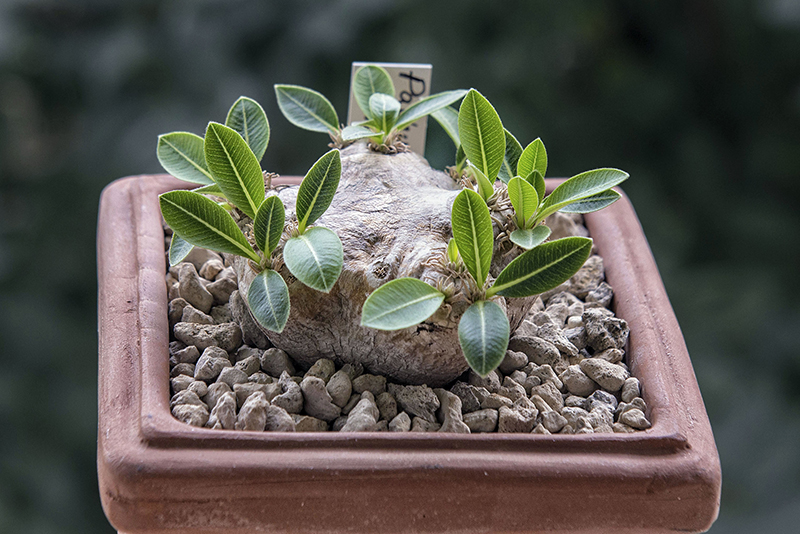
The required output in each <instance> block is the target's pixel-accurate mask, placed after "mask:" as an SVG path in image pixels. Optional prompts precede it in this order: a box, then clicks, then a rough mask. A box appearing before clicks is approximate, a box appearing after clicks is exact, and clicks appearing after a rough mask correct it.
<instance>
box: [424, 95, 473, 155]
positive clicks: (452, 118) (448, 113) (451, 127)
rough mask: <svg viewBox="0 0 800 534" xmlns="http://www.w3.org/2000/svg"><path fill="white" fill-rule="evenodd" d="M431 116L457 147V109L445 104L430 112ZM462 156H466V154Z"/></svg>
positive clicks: (458, 141) (459, 143) (459, 139)
mask: <svg viewBox="0 0 800 534" xmlns="http://www.w3.org/2000/svg"><path fill="white" fill-rule="evenodd" d="M431 117H433V118H434V119H436V122H438V123H439V126H441V127H442V129H444V131H445V133H446V134H447V135H449V136H450V139H452V140H453V144H454V145H456V146H457V147H461V138H460V137H459V135H458V111H457V110H455V109H453V108H451V107H450V106H447V107H443V108H442V109H439V110H436V111H434V112H433V113H431ZM464 157H465V158H466V156H464Z"/></svg>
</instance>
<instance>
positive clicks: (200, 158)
mask: <svg viewBox="0 0 800 534" xmlns="http://www.w3.org/2000/svg"><path fill="white" fill-rule="evenodd" d="M156 155H157V156H158V162H159V163H161V166H162V167H164V170H165V171H167V172H168V173H170V174H171V175H172V176H174V177H175V178H178V179H179V180H183V181H185V182H192V183H194V184H213V183H214V179H213V178H212V177H211V171H209V170H208V166H207V165H206V156H205V154H204V152H203V138H202V137H200V136H199V135H195V134H193V133H189V132H172V133H168V134H163V135H159V136H158V147H157V148H156Z"/></svg>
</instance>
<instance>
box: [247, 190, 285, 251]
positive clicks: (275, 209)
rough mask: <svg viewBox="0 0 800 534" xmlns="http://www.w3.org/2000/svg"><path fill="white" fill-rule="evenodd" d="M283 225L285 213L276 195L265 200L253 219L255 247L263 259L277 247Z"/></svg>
mask: <svg viewBox="0 0 800 534" xmlns="http://www.w3.org/2000/svg"><path fill="white" fill-rule="evenodd" d="M285 223H286V212H285V210H284V208H283V202H281V199H280V198H278V196H277V195H273V196H271V197H267V198H265V199H264V202H262V203H261V206H260V207H259V208H258V212H257V213H256V218H255V219H253V233H254V234H255V237H256V245H257V246H258V248H259V249H260V250H261V252H262V253H263V254H264V256H265V257H267V258H268V257H269V256H270V254H272V251H273V250H275V247H277V246H278V243H279V242H280V240H281V234H283V226H284V224H285Z"/></svg>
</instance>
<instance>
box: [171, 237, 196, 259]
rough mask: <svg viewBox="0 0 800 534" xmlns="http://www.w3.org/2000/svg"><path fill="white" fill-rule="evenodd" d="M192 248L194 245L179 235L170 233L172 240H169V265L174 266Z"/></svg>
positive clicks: (184, 257)
mask: <svg viewBox="0 0 800 534" xmlns="http://www.w3.org/2000/svg"><path fill="white" fill-rule="evenodd" d="M193 248H194V245H192V244H191V243H189V242H188V241H186V240H185V239H183V238H182V237H181V236H179V235H178V234H176V233H175V232H174V231H173V233H172V240H171V241H170V242H169V266H170V267H174V266H175V265H178V264H179V263H180V262H182V261H183V260H184V259H186V256H188V255H189V253H190V252H191V251H192V249H193Z"/></svg>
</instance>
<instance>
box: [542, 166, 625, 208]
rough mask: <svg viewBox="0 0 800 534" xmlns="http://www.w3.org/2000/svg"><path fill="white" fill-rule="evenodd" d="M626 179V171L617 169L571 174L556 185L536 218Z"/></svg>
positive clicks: (591, 195)
mask: <svg viewBox="0 0 800 534" xmlns="http://www.w3.org/2000/svg"><path fill="white" fill-rule="evenodd" d="M627 179H628V173H627V172H625V171H621V170H619V169H594V170H592V171H586V172H584V173H581V174H578V175H577V176H573V177H572V178H570V179H569V180H567V181H566V182H563V183H562V184H561V185H559V186H558V187H556V188H555V189H554V190H553V192H552V193H550V196H548V197H547V198H546V199H545V200H544V203H543V204H542V210H541V212H540V213H539V215H538V216H537V219H540V220H541V219H544V218H545V217H547V216H548V215H550V214H551V213H555V212H556V211H558V210H560V209H562V208H564V207H566V206H568V205H570V204H572V203H573V202H577V201H578V200H584V199H588V198H589V197H593V196H595V195H597V194H599V193H603V192H604V191H606V190H607V189H611V188H612V187H614V186H616V185H619V184H621V183H622V182H624V181H625V180H627Z"/></svg>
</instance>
